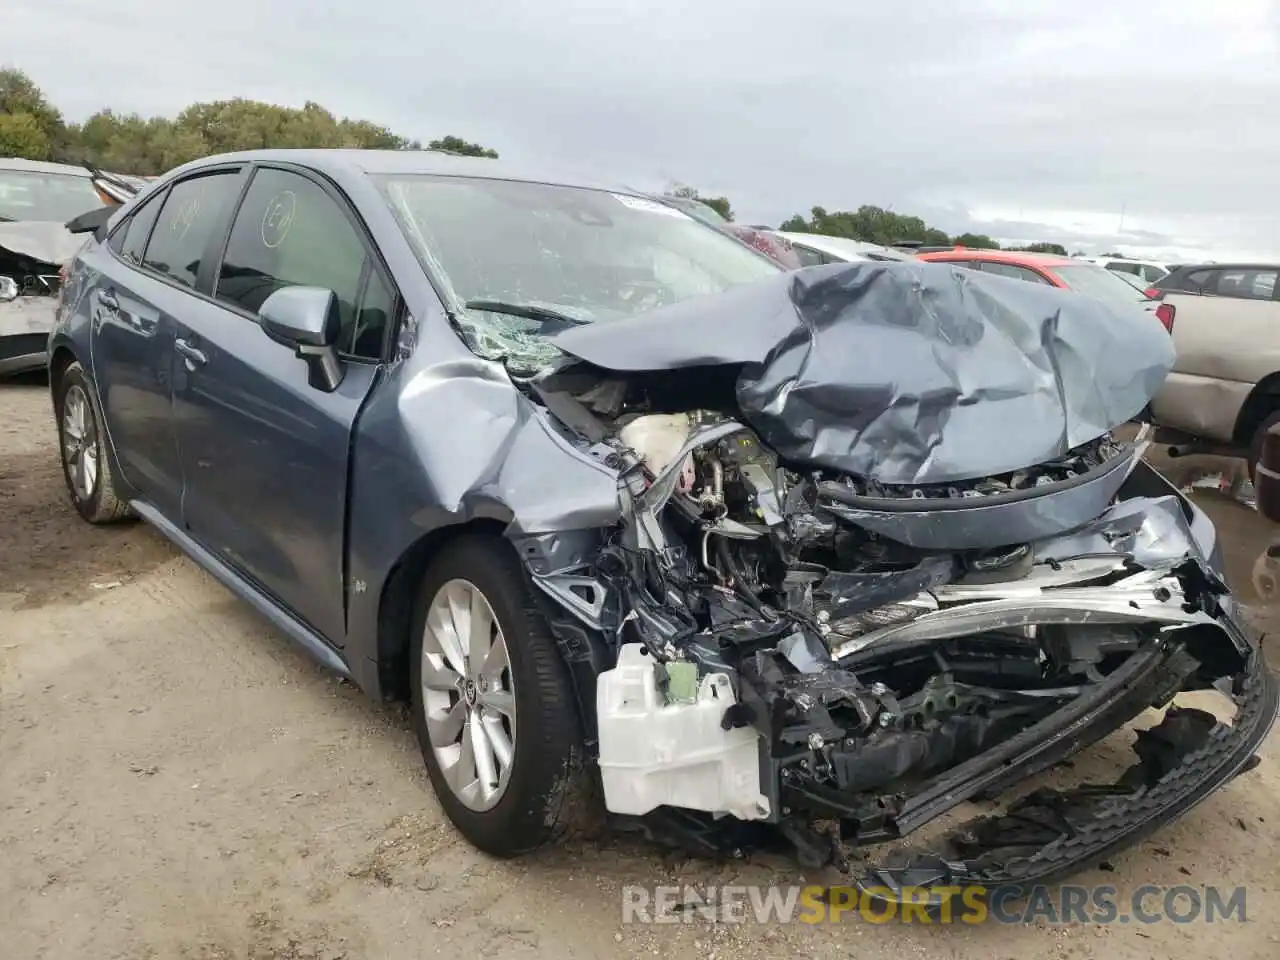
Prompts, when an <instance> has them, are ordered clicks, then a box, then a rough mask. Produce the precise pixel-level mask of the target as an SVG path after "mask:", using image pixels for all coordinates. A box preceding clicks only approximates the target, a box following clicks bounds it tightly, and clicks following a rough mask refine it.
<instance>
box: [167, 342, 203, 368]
mask: <svg viewBox="0 0 1280 960" xmlns="http://www.w3.org/2000/svg"><path fill="white" fill-rule="evenodd" d="M173 349H175V350H177V351H178V352H179V353H180V354H182V355H183V356H184V357H186V360H187V367H188V368H189V369H192V370H194V369H195V368H196V367H203V366H204V365H205V364H206V363H208V362H209V358H208V357H206V356H205V355H204V351H202V350H197V349H196V348H195V347H193V346H192V345H191V344H189V343H187V341H185V340H181V339H179V340H175V341H173Z"/></svg>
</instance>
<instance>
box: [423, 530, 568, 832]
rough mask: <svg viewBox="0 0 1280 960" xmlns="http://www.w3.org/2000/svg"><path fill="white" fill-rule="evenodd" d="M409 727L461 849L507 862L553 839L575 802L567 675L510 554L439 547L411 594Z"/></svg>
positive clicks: (490, 547)
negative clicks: (467, 845) (463, 843)
mask: <svg viewBox="0 0 1280 960" xmlns="http://www.w3.org/2000/svg"><path fill="white" fill-rule="evenodd" d="M412 629H413V633H412V635H411V639H410V675H411V676H410V680H411V689H412V701H413V722H414V729H415V732H416V733H417V735H418V744H419V746H420V747H421V749H422V756H423V760H424V761H425V763H426V767H427V774H428V776H429V777H430V778H431V784H432V786H433V787H434V788H435V792H436V796H437V797H438V798H439V800H440V805H441V806H442V807H443V808H444V811H445V813H446V814H447V815H448V817H449V819H450V820H451V821H453V824H454V825H455V826H456V827H457V828H458V830H459V831H460V832H461V833H462V835H463V836H464V837H466V838H467V840H468V841H470V842H471V843H472V844H473V845H475V846H476V847H478V848H479V849H481V850H483V851H484V852H486V853H489V854H491V855H493V856H498V857H514V856H518V855H520V854H523V853H527V852H529V851H531V850H534V849H536V848H538V847H540V846H542V845H544V844H546V843H548V842H550V841H552V840H555V839H557V838H559V836H560V835H562V834H563V833H564V832H565V830H566V829H567V828H568V827H569V826H570V825H571V823H572V822H573V821H574V820H575V818H576V817H577V815H578V813H579V812H580V809H581V807H582V805H583V804H584V802H585V801H586V796H587V787H586V775H585V772H584V770H583V769H582V768H583V761H582V754H583V748H582V734H581V727H580V724H579V721H578V716H577V709H576V706H575V704H574V699H573V690H572V686H571V683H570V680H569V675H568V670H567V669H566V667H565V664H564V661H563V659H562V658H561V656H560V651H559V649H558V647H557V645H556V642H555V639H554V637H552V635H551V632H550V630H549V629H548V627H547V624H546V621H545V620H544V618H543V617H542V614H541V612H540V611H539V610H538V608H537V605H536V604H535V602H534V598H533V596H532V595H531V592H530V589H529V587H528V585H527V583H526V581H525V578H524V576H523V572H522V570H521V568H520V566H519V561H518V560H517V558H516V556H515V554H514V552H513V551H512V550H511V548H510V547H509V546H508V545H507V544H506V542H505V541H503V540H500V539H498V538H497V537H482V536H474V537H472V536H468V537H465V538H463V539H460V540H456V541H454V542H452V543H450V544H449V545H448V546H446V547H445V548H444V550H443V551H441V553H440V555H439V556H438V557H436V559H435V560H434V562H432V564H431V566H430V567H429V569H428V570H427V572H426V574H425V576H424V577H423V580H422V585H421V588H420V589H419V591H418V596H417V602H416V604H415V609H414V617H413V627H412Z"/></svg>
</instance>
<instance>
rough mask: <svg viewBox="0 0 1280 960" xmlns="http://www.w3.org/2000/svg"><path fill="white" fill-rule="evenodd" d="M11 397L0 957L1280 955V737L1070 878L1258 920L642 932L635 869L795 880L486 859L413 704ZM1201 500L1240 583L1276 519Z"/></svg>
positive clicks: (793, 875) (646, 875)
mask: <svg viewBox="0 0 1280 960" xmlns="http://www.w3.org/2000/svg"><path fill="white" fill-rule="evenodd" d="M0 409H3V417H0V943H2V944H3V946H2V947H0V956H3V957H5V958H12V960H27V958H37V957H39V958H45V957H47V958H62V957H66V958H77V960H82V958H93V960H111V958H130V960H133V958H152V957H154V958H171V957H172V958H192V960H214V958H218V960H224V958H226V960H229V958H241V957H250V958H255V960H265V958H280V960H297V958H308V960H337V958H348V960H362V958H411V957H412V958H418V957H423V956H431V955H436V954H455V955H472V956H484V957H488V956H496V957H508V956H509V957H548V958H551V957H555V958H562V957H593V956H656V955H666V956H675V957H689V958H694V957H697V958H700V960H706V958H711V960H716V958H729V957H731V956H732V957H734V958H735V960H737V958H743V960H745V958H750V957H828V956H829V957H837V956H838V957H848V956H851V955H856V956H858V957H861V958H877V957H903V956H908V957H914V956H919V957H926V956H927V957H934V956H937V957H970V956H972V957H984V958H986V957H996V958H1013V957H1017V958H1027V957H1043V958H1051V957H1067V956H1073V957H1095V956H1096V957H1107V958H1113V957H1114V958H1122V957H1156V956H1160V957H1165V956H1189V955H1195V956H1199V957H1232V958H1233V960H1246V958H1251V957H1258V958H1262V957H1269V958H1275V957H1277V956H1280V917H1277V915H1276V911H1275V910H1274V907H1275V906H1276V905H1277V904H1280V794H1278V789H1280V775H1278V774H1277V772H1276V771H1277V763H1276V761H1277V760H1278V759H1280V756H1278V754H1280V750H1277V746H1276V743H1277V741H1276V739H1275V738H1274V737H1273V738H1272V740H1271V741H1270V742H1269V744H1268V745H1267V748H1266V749H1265V750H1264V762H1263V763H1262V765H1261V766H1260V767H1259V768H1257V769H1256V770H1254V771H1252V772H1251V773H1249V774H1246V775H1245V776H1243V777H1241V778H1240V779H1239V780H1237V781H1236V782H1234V783H1233V784H1232V785H1230V786H1229V787H1228V788H1226V789H1225V790H1223V791H1221V792H1219V793H1218V794H1216V795H1215V796H1214V797H1213V798H1211V799H1210V800H1209V801H1208V802H1207V803H1205V804H1203V805H1202V806H1200V807H1199V808H1197V809H1196V810H1195V811H1194V812H1192V813H1191V814H1190V815H1188V816H1187V817H1185V818H1184V819H1183V820H1182V821H1180V822H1179V823H1178V824H1176V825H1175V826H1173V827H1171V828H1168V829H1165V830H1162V831H1160V832H1159V833H1158V834H1157V835H1156V836H1155V837H1154V838H1153V839H1152V840H1150V841H1148V842H1147V843H1144V844H1142V845H1141V846H1140V847H1138V848H1136V849H1134V850H1132V851H1130V852H1128V853H1126V854H1124V855H1123V856H1121V857H1118V858H1117V859H1116V860H1115V861H1114V862H1113V863H1110V864H1107V865H1106V867H1109V868H1110V869H1105V868H1104V869H1099V870H1095V871H1092V872H1090V873H1087V874H1085V875H1083V876H1082V877H1081V878H1080V881H1081V882H1084V883H1103V884H1112V885H1115V886H1116V887H1117V888H1118V889H1119V890H1121V891H1132V890H1133V889H1134V888H1136V887H1137V886H1139V885H1140V884H1143V883H1154V884H1166V885H1176V884H1182V883H1194V884H1201V883H1204V884H1210V883H1213V884H1222V885H1228V886H1236V885H1245V886H1247V887H1248V907H1249V911H1248V912H1249V918H1250V920H1249V922H1248V923H1246V924H1238V923H1221V922H1220V923H1217V924H1214V925H1205V924H1203V923H1201V924H1196V925H1189V926H1180V925H1174V924H1171V923H1161V924H1156V925H1152V926H1143V925H1113V926H1107V927H1103V926H1072V927H1050V926H1047V925H1044V924H1033V925H1029V926H1001V925H998V924H988V925H985V926H981V927H969V926H953V927H948V928H942V927H938V926H933V927H925V926H921V925H918V924H913V925H905V926H904V925H892V926H888V925H883V926H882V925H871V924H868V923H865V922H859V921H856V920H851V921H849V922H845V923H842V924H840V925H826V926H818V927H810V926H799V925H792V926H788V927H785V928H783V927H763V926H755V925H749V926H729V925H720V926H718V927H712V926H710V925H708V924H706V923H705V922H701V921H700V922H697V923H694V924H682V925H677V926H661V927H655V926H650V927H636V926H624V925H623V924H622V923H621V888H622V886H623V885H624V884H629V883H640V884H660V883H672V882H681V883H720V884H724V883H733V882H778V883H792V882H797V881H798V880H799V878H800V874H799V873H798V872H796V871H795V870H794V869H793V868H788V867H786V866H784V865H779V864H735V865H730V866H727V867H725V866H717V865H715V864H710V863H705V862H697V861H689V860H686V859H683V858H679V857H672V856H670V855H668V854H665V853H663V852H662V851H659V850H657V849H656V848H650V847H647V846H644V845H640V844H636V843H627V844H625V845H617V844H604V843H601V844H578V845H576V846H572V847H569V848H564V849H560V850H556V851H553V852H550V853H548V854H545V855H542V856H538V857H535V858H532V859H528V860H525V861H521V862H517V863H506V862H495V861H491V860H488V859H486V858H485V857H483V856H481V855H479V854H477V853H476V852H475V851H473V850H472V849H470V848H469V847H467V846H466V845H465V844H464V843H462V842H461V841H460V840H459V838H458V837H457V836H456V835H455V834H454V832H453V831H452V830H451V829H450V827H449V826H448V825H447V824H446V823H445V822H444V820H443V817H442V815H441V813H440V810H439V807H438V805H437V804H436V802H435V799H434V797H433V796H432V793H431V790H430V787H429V786H428V784H427V781H426V778H425V776H424V773H423V769H422V764H421V761H420V759H419V756H418V752H417V746H416V744H415V742H414V740H413V737H412V734H411V732H410V730H409V726H408V723H407V720H406V717H405V715H404V714H403V712H402V711H399V710H397V709H395V708H390V707H380V706H377V705H374V704H371V703H370V702H368V701H367V700H366V699H365V698H363V697H362V695H361V694H359V693H358V692H357V691H356V690H355V689H353V688H352V687H351V686H349V685H348V684H346V683H341V682H337V681H336V680H335V679H334V678H333V677H332V676H330V675H328V674H326V673H325V672H324V671H322V670H321V669H320V668H318V667H317V666H315V665H313V664H312V662H311V661H310V660H308V659H307V658H306V657H305V656H304V655H303V654H301V653H299V652H297V651H296V650H295V649H294V648H292V647H291V646H290V645H289V644H288V643H287V642H286V641H285V640H284V639H283V638H282V637H281V636H280V635H279V634H277V633H276V632H275V631H274V630H273V629H272V628H271V627H269V626H268V625H267V624H266V623H265V621H263V620H262V619H260V618H259V617H257V616H256V615H255V614H254V613H252V612H251V611H250V610H249V609H248V608H247V607H246V606H244V605H243V604H241V603H239V602H237V601H236V600H235V599H233V598H232V596H231V595H230V594H229V593H228V592H227V591H226V590H224V589H223V588H221V587H220V586H218V585H217V584H216V583H214V582H213V581H212V580H211V579H210V578H209V577H207V576H206V575H205V574H203V573H202V572H201V571H200V570H199V569H197V568H196V567H195V566H194V565H193V564H192V563H190V562H188V561H187V560H186V559H184V558H182V557H180V556H178V555H177V554H176V553H175V551H174V550H173V549H171V548H170V547H169V546H168V544H167V543H166V542H164V541H162V540H161V539H160V537H159V536H158V535H157V534H155V533H153V532H152V531H151V530H149V529H148V528H146V527H144V526H141V525H136V526H130V527H125V528H115V529H108V530H102V529H92V528H90V527H88V526H87V525H85V524H83V523H81V522H80V521H79V520H78V518H76V517H75V515H74V514H73V512H72V510H71V509H70V507H69V506H67V505H66V503H65V492H64V489H63V484H62V479H61V476H60V474H59V472H58V467H57V461H56V454H55V452H54V445H53V425H52V422H51V417H50V415H49V411H48V402H47V395H46V393H45V389H44V388H43V387H42V386H40V385H30V384H28V385H16V386H14V385H8V386H0ZM1211 509H1212V510H1213V512H1214V514H1215V517H1216V519H1218V521H1219V523H1220V525H1221V527H1222V529H1223V530H1224V532H1225V534H1226V536H1227V537H1228V540H1229V543H1230V547H1231V555H1230V556H1231V573H1232V576H1233V577H1235V578H1236V580H1237V583H1238V584H1241V585H1242V586H1243V585H1245V584H1247V573H1248V569H1249V566H1250V565H1251V563H1252V561H1253V558H1254V557H1255V556H1256V555H1257V553H1258V551H1259V550H1260V549H1261V546H1262V544H1263V541H1264V539H1265V538H1266V537H1267V536H1268V535H1269V530H1268V529H1267V524H1265V523H1264V522H1263V521H1262V520H1261V519H1260V518H1258V517H1257V516H1256V515H1254V514H1250V513H1247V512H1245V511H1244V510H1242V509H1240V508H1237V507H1235V506H1234V505H1232V504H1229V503H1226V502H1223V501H1218V502H1214V503H1212V504H1211ZM1245 593H1246V596H1247V598H1252V594H1251V591H1249V590H1248V589H1247V588H1246V589H1245ZM1269 646H1270V650H1271V660H1272V662H1273V663H1276V662H1280V647H1278V646H1277V645H1275V644H1270V645H1269ZM1268 908H1272V909H1268Z"/></svg>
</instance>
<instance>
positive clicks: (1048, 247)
mask: <svg viewBox="0 0 1280 960" xmlns="http://www.w3.org/2000/svg"><path fill="white" fill-rule="evenodd" d="M1018 249H1019V250H1024V251H1026V252H1027V253H1053V254H1056V255H1057V256H1059V257H1065V256H1066V255H1067V248H1066V247H1064V246H1063V245H1062V244H1060V243H1043V242H1042V243H1031V244H1028V245H1027V246H1025V247H1018Z"/></svg>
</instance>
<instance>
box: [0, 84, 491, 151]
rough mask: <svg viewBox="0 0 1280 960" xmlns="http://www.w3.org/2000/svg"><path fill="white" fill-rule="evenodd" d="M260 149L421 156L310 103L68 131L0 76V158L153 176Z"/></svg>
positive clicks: (97, 121) (438, 146) (58, 115)
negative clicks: (326, 149)
mask: <svg viewBox="0 0 1280 960" xmlns="http://www.w3.org/2000/svg"><path fill="white" fill-rule="evenodd" d="M263 147H313V148H317V147H361V148H366V149H375V150H421V149H422V143H421V142H420V141H418V140H414V139H410V138H408V137H404V136H401V135H400V134H398V133H395V132H393V131H392V130H390V129H389V128H387V127H384V126H379V125H378V124H376V123H372V122H371V121H368V120H353V119H351V118H349V117H338V116H335V115H334V114H333V112H332V111H330V110H327V109H325V108H324V107H322V106H321V105H320V104H318V103H314V102H311V101H308V102H307V103H306V104H304V105H303V106H302V107H281V106H277V105H276V104H271V103H262V102H260V101H257V100H246V99H243V98H236V99H233V100H214V101H210V102H207V103H193V104H192V105H191V106H189V107H187V108H186V109H185V110H183V111H182V112H181V113H179V114H178V115H177V116H176V117H173V118H169V117H143V116H141V115H140V114H137V113H117V112H115V111H114V110H110V109H107V110H100V111H98V112H97V113H95V114H93V116H91V117H89V118H88V119H86V120H84V121H83V122H82V123H68V122H67V121H66V120H65V119H64V118H63V116H62V112H61V111H60V110H58V108H57V107H55V106H54V105H53V104H52V103H50V102H49V99H48V97H46V96H45V94H44V92H43V91H42V90H41V89H40V88H39V87H37V86H36V85H35V83H34V82H32V80H31V78H30V77H28V76H27V75H26V74H25V73H23V72H22V71H21V70H16V69H13V68H6V69H3V70H0V156H3V157H22V158H24V159H27V160H52V161H55V162H58V163H73V164H83V163H90V164H93V165H94V166H96V167H99V168H101V169H104V170H110V171H114V172H116V173H129V174H134V175H136V176H156V175H158V174H161V173H164V172H165V171H167V170H172V169H173V168H174V167H177V166H180V165H182V164H184V163H187V162H188V161H190V160H195V159H198V158H199V157H205V156H208V155H210V154H213V153H226V152H229V151H233V150H256V149H261V148H263ZM427 149H429V150H445V151H448V152H450V153H458V154H465V155H466V156H473V157H493V158H496V157H497V156H498V151H496V150H494V149H492V148H490V147H484V146H481V145H480V144H478V143H470V142H468V141H466V140H463V139H462V138H461V137H456V136H452V135H450V136H445V137H441V138H440V139H438V140H432V141H430V142H429V143H428V144H427Z"/></svg>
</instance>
